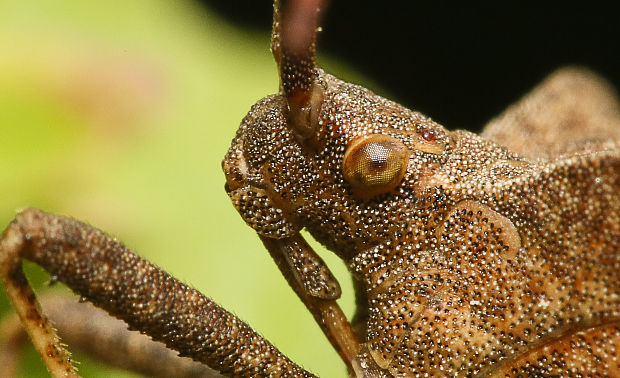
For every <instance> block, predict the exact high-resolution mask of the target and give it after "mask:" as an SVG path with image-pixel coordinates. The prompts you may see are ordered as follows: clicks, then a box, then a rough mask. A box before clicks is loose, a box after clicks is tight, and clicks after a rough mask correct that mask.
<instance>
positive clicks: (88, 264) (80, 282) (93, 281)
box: [0, 209, 312, 377]
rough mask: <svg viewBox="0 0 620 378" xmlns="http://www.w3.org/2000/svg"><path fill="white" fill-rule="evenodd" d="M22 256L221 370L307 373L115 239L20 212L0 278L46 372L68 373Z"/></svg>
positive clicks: (6, 240) (3, 242)
mask: <svg viewBox="0 0 620 378" xmlns="http://www.w3.org/2000/svg"><path fill="white" fill-rule="evenodd" d="M22 258H26V259H29V260H31V261H33V262H35V263H37V264H39V265H41V266H42V267H43V268H44V269H45V270H47V271H48V272H49V273H50V274H52V275H54V276H55V277H57V279H58V280H59V281H61V282H63V283H65V284H66V285H67V286H68V287H70V288H71V289H72V290H73V291H75V292H76V293H77V294H79V295H81V296H82V297H83V298H85V299H87V300H89V301H91V302H92V303H94V304H95V305H96V306H98V307H100V308H102V309H104V310H106V311H107V312H108V313H110V314H111V315H113V316H115V317H117V318H119V319H122V320H124V321H125V322H126V323H127V324H128V325H129V328H130V329H136V330H139V331H140V332H143V333H145V334H147V335H149V336H151V337H152V338H153V339H154V340H156V341H161V342H163V343H164V344H166V345H167V346H168V347H169V348H171V349H174V350H177V351H179V352H180V355H181V356H187V357H190V358H192V359H194V360H195V361H199V362H202V363H204V364H206V365H207V366H210V367H212V368H213V369H215V370H217V371H220V372H221V373H223V374H225V375H234V376H266V375H271V374H275V375H280V374H283V375H295V376H312V375H311V374H310V373H308V372H306V371H305V370H303V369H301V368H300V367H299V366H297V365H296V364H295V363H293V362H292V361H291V360H289V359H288V358H287V357H286V356H284V355H282V353H280V352H279V351H278V350H277V349H276V348H275V347H274V346H273V345H272V344H271V343H269V342H268V341H267V340H265V339H264V338H263V337H262V336H260V335H259V334H258V333H257V332H256V331H254V330H253V329H252V328H250V327H249V326H248V325H247V324H246V323H244V322H242V321H241V320H240V319H239V318H237V317H236V316H235V315H233V314H231V313H229V312H228V311H226V310H224V309H223V308H221V307H220V306H218V305H217V304H215V303H214V302H213V301H211V300H210V299H208V298H206V297H205V296H204V295H202V294H201V293H199V292H198V291H197V290H195V289H192V288H190V287H188V286H187V285H185V284H183V283H181V282H179V281H178V280H176V279H175V278H173V277H171V276H170V275H168V274H167V273H166V272H164V271H162V270H160V269H159V268H157V267H155V266H154V265H153V264H151V263H149V262H148V261H146V260H144V259H142V258H140V257H139V256H137V255H135V254H134V253H133V252H131V251H129V250H128V249H127V248H126V247H124V246H123V245H122V244H121V243H119V242H118V241H116V240H115V239H113V238H111V237H109V236H107V235H105V234H104V233H102V232H101V231H99V230H97V229H94V228H92V227H90V226H87V225H85V224H83V223H81V222H78V221H76V220H73V219H70V218H66V217H62V216H58V215H53V214H47V213H44V212H42V211H40V210H36V209H28V210H25V211H23V212H21V213H20V214H18V215H17V217H16V218H15V220H14V221H13V222H12V223H11V224H10V225H9V226H8V228H7V229H6V230H5V231H4V234H3V236H2V239H0V269H1V271H0V276H1V278H2V281H3V284H4V286H5V288H6V290H7V292H8V294H9V298H10V299H11V301H12V302H13V305H14V306H15V308H16V311H17V313H18V315H19V316H20V319H21V320H22V322H23V324H24V326H25V328H26V330H27V332H28V334H29V335H30V338H31V339H32V340H33V343H34V344H35V347H36V348H37V350H38V351H39V354H41V357H42V358H43V360H44V362H45V364H46V366H47V367H48V369H49V370H50V372H51V373H52V374H53V375H54V376H58V377H59V376H67V375H72V376H75V375H76V373H75V370H74V368H73V366H72V364H71V360H70V357H69V353H68V352H67V351H66V350H65V349H64V348H63V346H62V345H61V344H60V343H59V340H58V337H57V336H56V333H55V332H54V330H53V329H52V327H51V326H50V324H49V322H48V321H47V320H46V318H45V317H44V316H43V314H42V311H41V309H40V307H39V305H38V302H37V301H36V298H35V296H34V293H33V292H32V289H31V288H30V286H29V285H28V282H27V281H26V278H25V277H24V274H23V272H22V269H21V259H22Z"/></svg>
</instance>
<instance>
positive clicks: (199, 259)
mask: <svg viewBox="0 0 620 378" xmlns="http://www.w3.org/2000/svg"><path fill="white" fill-rule="evenodd" d="M265 6H270V5H269V4H268V2H266V5H265ZM268 38H269V36H268V35H266V34H263V33H260V34H258V33H252V32H249V31H244V30H238V29H235V28H233V27H231V26H230V25H228V24H226V23H224V22H223V21H221V20H220V19H218V18H217V17H216V16H215V15H213V14H212V13H210V12H209V11H208V10H205V9H204V8H202V7H200V6H198V5H196V4H194V3H191V2H187V1H164V0H134V1H130V2H125V1H107V2H106V1H79V0H53V1H45V0H37V1H22V0H0V229H3V228H4V227H5V226H6V224H8V222H10V220H11V219H12V218H13V217H14V215H15V212H16V211H17V210H18V209H21V208H24V207H30V206H32V207H38V208H41V209H44V210H46V211H51V212H56V213H60V214H65V215H71V216H73V217H75V218H78V219H81V220H84V221H87V222H88V223H90V224H92V225H95V226H96V227H98V228H101V229H103V230H105V231H106V232H108V233H110V234H112V235H114V236H116V237H118V238H119V239H120V240H123V241H124V242H125V243H126V244H127V245H128V246H129V247H130V248H132V249H133V250H134V251H136V252H137V253H139V254H140V255H142V256H144V257H146V258H148V259H149V260H151V261H153V262H155V263H156V264H158V265H159V266H161V267H163V268H164V269H166V270H167V271H168V272H170V273H171V274H173V275H174V276H176V277H178V278H180V279H181V280H183V281H185V282H187V283H189V284H190V285H192V286H194V287H196V288H198V289H199V290H201V291H202V292H203V293H205V294H207V295H208V296H210V297H211V298H213V299H214V300H215V301H217V302H218V303H220V304H221V305H223V306H224V307H226V308H227V309H229V310H230V311H232V312H233V313H235V314H237V315H238V316H240V317H241V318H242V319H244V320H245V321H247V322H248V323H249V324H250V325H252V326H253V327H254V328H255V329H257V330H258V331H259V332H260V333H262V334H263V335H264V336H265V337H267V338H268V339H269V340H271V341H272V342H273V343H274V344H275V345H276V346H278V347H279V348H280V350H281V351H282V352H283V353H285V354H286V355H288V356H289V357H291V358H292V359H293V360H294V361H296V362H298V363H299V364H301V365H302V366H304V367H305V368H307V369H309V370H310V371H312V372H314V373H316V374H319V375H320V376H325V377H337V376H344V375H345V368H344V365H343V364H342V363H341V361H340V360H339V358H338V356H337V354H336V353H335V352H334V351H333V350H332V348H331V347H330V345H329V344H328V342H327V341H326V340H325V337H324V336H323V335H322V333H321V332H320V330H319V328H318V326H316V325H315V323H314V321H313V319H312V318H311V316H310V315H309V314H308V313H307V311H306V310H305V308H304V307H303V305H302V304H301V303H300V302H299V301H298V299H297V298H296V297H295V296H294V294H293V292H292V291H291V290H290V289H289V288H288V286H287V285H286V283H285V281H284V279H283V278H282V277H281V276H280V274H279V272H278V271H277V269H276V267H275V264H274V263H273V262H272V261H271V260H270V257H269V255H268V254H267V252H266V251H264V249H263V247H262V245H261V244H260V241H259V240H258V238H257V237H256V235H255V234H254V232H253V231H252V230H251V229H250V228H249V227H247V226H246V225H245V224H244V223H243V221H242V220H241V218H240V217H239V216H238V215H237V213H236V211H235V210H234V209H233V207H232V205H231V204H230V201H229V199H228V197H227V196H226V194H225V193H224V189H223V186H224V177H223V174H222V172H221V169H220V161H221V159H222V157H223V156H224V154H225V152H226V149H227V148H228V145H229V143H230V140H231V139H232V137H233V135H234V133H235V131H236V128H237V126H238V124H239V122H240V120H241V118H242V117H243V116H244V115H245V113H246V112H247V110H248V109H249V108H250V106H251V105H252V104H253V103H254V102H256V101H257V100H258V99H259V98H261V97H263V96H265V95H267V94H269V93H274V92H276V91H277V84H278V81H277V76H276V75H277V73H276V72H277V71H276V67H275V64H274V63H273V59H272V57H271V55H270V52H269V40H268ZM331 66H332V67H333V64H332V65H331ZM332 70H333V69H332ZM345 75H346V74H345ZM349 75H351V74H349ZM349 77H350V76H349ZM320 253H321V254H322V255H323V256H324V257H325V258H326V260H327V262H328V264H329V265H330V266H331V267H332V268H333V270H334V271H335V272H336V274H337V275H338V276H339V277H340V281H341V284H342V286H343V290H344V292H345V294H344V298H343V299H342V300H341V303H342V306H343V307H344V309H345V312H347V314H349V315H350V314H352V312H353V299H352V295H351V285H350V280H349V278H348V275H347V273H346V268H345V267H344V264H343V263H342V262H340V261H338V259H337V258H335V257H333V256H332V254H330V253H326V252H324V251H323V252H321V251H320ZM26 268H27V271H28V272H29V275H30V276H31V277H32V279H33V281H34V282H35V283H36V285H37V286H38V288H35V290H38V292H42V291H43V290H49V289H48V288H47V286H46V285H45V281H46V280H47V276H46V275H45V274H44V273H42V272H41V271H40V270H39V269H38V268H37V267H33V266H32V265H29V264H27V266H26ZM57 286H62V285H57ZM53 289H54V290H62V289H63V288H62V287H59V288H56V286H55V287H54V288H53ZM0 311H1V313H0V315H6V314H7V313H8V312H10V311H11V310H10V307H9V304H8V300H7V298H6V296H5V294H4V293H1V294H0ZM75 354H76V358H77V360H79V361H80V362H81V364H80V365H79V366H80V369H81V370H80V372H81V374H83V375H84V376H87V377H97V376H100V377H104V376H105V377H108V376H122V373H121V372H118V371H116V370H114V369H110V368H108V367H101V366H99V365H98V364H97V363H96V362H95V361H92V360H90V359H88V358H87V357H86V356H83V355H81V354H79V353H75ZM19 376H20V377H22V376H23V377H40V376H46V372H45V369H44V367H43V366H42V364H41V362H40V359H39V358H38V356H37V355H36V354H35V353H34V351H33V350H32V348H30V349H29V350H28V351H27V352H26V353H25V357H24V361H23V364H22V368H21V370H20V372H19ZM127 376H131V375H127Z"/></svg>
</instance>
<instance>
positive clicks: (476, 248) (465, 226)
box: [0, 1, 620, 376]
mask: <svg viewBox="0 0 620 378" xmlns="http://www.w3.org/2000/svg"><path fill="white" fill-rule="evenodd" d="M316 9H317V4H316V3H315V2H311V1H310V2H302V1H299V2H296V3H294V4H288V3H286V4H285V7H284V8H283V9H282V12H281V17H280V13H279V11H278V7H277V6H276V17H274V19H275V21H274V34H273V41H272V50H273V52H274V56H275V57H276V61H277V62H278V65H279V68H280V75H281V87H282V88H281V89H282V91H281V94H279V95H274V96H270V97H267V98H265V99H263V100H261V101H260V102H259V103H258V104H257V105H256V106H255V107H254V108H253V109H252V110H251V111H250V113H249V114H248V116H246V118H245V119H244V120H243V122H242V124H241V127H240V129H239V131H238V133H237V136H236V137H235V139H234V140H233V144H232V146H231V148H230V150H229V152H228V154H227V156H226V157H225V159H224V162H223V168H224V171H225V173H226V178H227V184H226V190H227V192H228V194H229V196H230V198H231V199H232V201H233V204H234V205H235V207H236V208H237V210H238V211H239V212H240V214H241V215H242V217H243V218H244V220H245V221H246V223H248V224H249V225H250V226H251V227H252V228H254V229H255V230H256V231H257V232H258V234H259V236H260V237H261V239H262V241H263V243H264V244H265V246H266V247H267V249H268V250H269V252H270V253H271V255H272V257H273V258H274V260H275V261H276V263H277V264H278V266H279V268H280V269H281V270H282V272H283V274H284V276H285V277H286V278H287V280H288V281H289V283H290V285H291V286H292V288H293V289H294V290H295V292H296V293H297V294H298V295H299V297H300V298H301V299H302V301H303V302H304V304H305V305H306V306H307V307H308V309H309V310H310V312H311V313H312V314H313V316H314V317H315V319H316V320H317V322H318V323H319V325H321V327H322V329H323V331H324V332H325V334H326V335H327V337H328V338H329V339H330V341H331V342H332V344H333V345H334V347H335V348H336V350H337V351H338V352H339V354H340V356H341V357H342V359H343V361H344V362H345V364H346V365H347V367H348V368H349V372H350V374H351V375H355V376H390V375H393V376H410V375H416V374H419V375H424V374H427V375H431V376H437V375H460V376H470V375H472V376H473V375H477V376H518V375H533V376H546V375H561V374H583V375H602V376H605V375H608V376H615V375H619V374H620V372H619V369H620V367H619V366H618V362H617V358H618V351H617V350H616V344H617V343H618V342H620V328H618V327H619V325H618V320H619V318H618V316H619V313H618V311H619V305H620V303H619V298H618V291H619V289H620V287H619V282H618V274H619V273H618V272H619V268H620V261H618V258H619V257H618V250H619V248H620V245H619V244H620V219H619V210H620V209H619V207H620V201H619V200H618V195H617V191H618V188H619V187H620V155H619V154H620V111H619V108H618V104H617V102H616V101H615V99H614V97H613V94H612V93H611V91H610V89H609V88H607V85H606V84H605V83H604V82H602V81H601V80H600V79H598V78H597V77H595V76H594V75H593V74H591V73H589V72H587V71H584V70H578V69H565V70H562V71H559V72H557V73H555V74H554V75H552V76H551V77H550V78H549V79H548V80H546V81H545V82H544V83H543V84H542V85H541V86H540V87H538V88H537V89H535V90H534V91H533V92H532V93H531V94H530V95H528V96H527V97H526V98H524V99H523V100H522V101H521V102H520V103H518V104H517V105H515V106H514V107H512V108H510V109H508V111H507V112H506V113H504V114H503V115H501V116H500V117H499V118H497V119H496V120H494V121H492V122H491V123H490V124H489V125H487V127H486V128H485V130H484V131H483V133H482V135H481V136H478V135H475V134H472V133H469V132H465V131H452V132H450V131H447V130H446V129H444V128H443V127H442V126H440V125H438V124H437V123H435V122H433V121H432V120H431V119H429V118H428V117H426V116H423V115H421V114H419V113H416V112H412V111H410V110H407V109H405V108H403V107H401V106H399V105H397V104H395V103H393V102H390V101H388V100H385V99H383V98H380V97H378V96H376V95H374V94H372V93H371V92H369V91H367V90H365V89H363V88H361V87H358V86H354V85H351V84H347V83H344V82H342V81H340V80H338V79H336V78H335V77H333V76H331V75H328V74H326V73H324V72H323V71H322V70H320V69H319V68H318V67H317V66H316V65H315V63H314V45H315V42H314V40H315V35H314V34H315V33H314V30H315V29H316V25H317V22H318V21H317V20H318V14H317V10H316ZM300 25H301V26H300ZM304 227H305V228H306V229H307V230H308V231H309V232H310V233H311V234H312V235H313V236H314V237H315V238H316V239H317V240H319V241H320V242H322V243H324V244H325V245H327V246H328V247H329V248H330V249H332V250H333V251H334V252H336V253H337V254H338V255H339V256H340V257H341V258H342V259H344V260H345V262H346V263H347V264H348V266H349V268H350V270H351V271H352V274H353V279H354V282H355V288H356V298H357V303H358V307H357V313H356V315H355V317H354V319H353V320H352V326H351V325H350V324H349V322H348V321H347V319H346V317H345V316H344V315H343V313H342V311H341V310H340V308H339V306H338V304H337V303H336V301H335V299H337V298H338V297H339V295H340V289H339V285H338V282H337V281H336V280H335V279H334V278H333V276H332V275H331V273H330V272H329V269H328V268H327V266H326V265H325V264H324V263H323V262H322V260H321V259H320V258H319V257H318V256H317V255H316V254H315V253H314V252H313V251H312V249H311V248H310V247H309V246H308V245H307V244H306V242H305V241H304V239H303V238H302V237H301V236H300V235H299V231H300V229H301V228H304ZM21 257H25V258H28V259H30V260H33V261H35V262H36V263H38V264H40V265H41V266H43V267H44V268H45V269H46V270H48V271H49V272H50V273H51V274H52V275H53V277H55V279H58V280H60V281H62V282H64V283H66V284H67V285H68V286H69V287H71V288H72V289H73V290H74V291H76V292H78V293H79V294H80V295H82V296H83V297H84V298H85V299H87V300H89V301H91V302H93V303H95V304H96V305H98V306H100V307H102V308H104V309H105V310H106V311H108V312H110V313H111V314H113V315H115V316H117V317H119V318H122V319H124V320H125V321H126V322H127V323H128V324H129V325H130V327H132V328H135V329H138V330H140V331H142V332H145V333H147V334H148V335H150V336H152V337H153V338H154V339H156V340H160V341H163V342H165V343H166V344H167V345H168V346H169V347H171V348H172V349H175V350H178V351H180V352H181V353H182V354H183V355H187V356H190V357H191V358H193V359H195V360H198V361H201V362H204V363H206V364H208V365H210V366H212V367H213V368H216V369H217V370H219V371H221V372H223V373H225V374H229V375H250V376H255V375H280V374H290V375H308V374H309V373H307V372H305V371H304V370H303V369H301V368H300V367H298V366H297V365H295V364H294V363H293V362H292V361H290V360H289V359H288V358H286V357H284V356H283V355H282V354H281V353H280V352H278V351H277V349H275V348H274V347H273V346H272V345H271V344H269V343H268V342H267V341H266V340H264V339H263V338H262V337H261V336H259V335H258V334H256V333H255V332H254V331H253V330H252V329H251V328H249V327H248V326H247V325H245V324H244V323H242V322H241V321H240V320H239V319H238V318H236V317H235V316H234V315H232V314H230V313H228V312H227V311H225V310H224V309H222V308H220V307H219V306H217V305H215V304H214V303H213V302H211V301H210V300H208V299H207V298H205V297H203V296H202V295H200V294H199V293H198V292H196V291H195V290H193V289H191V288H188V287H187V286H185V285H183V284H181V283H179V282H178V281H176V280H174V279H173V278H172V277H170V276H168V275H167V274H166V273H165V272H163V271H161V270H159V269H157V268H155V267H153V266H152V265H150V264H149V263H148V262H146V261H144V260H142V259H140V258H139V257H137V256H136V255H133V254H132V253H130V252H129V251H128V250H127V249H126V248H125V247H123V246H122V245H121V244H120V243H119V242H117V241H116V240H113V239H111V238H109V237H107V236H105V235H104V234H102V233H101V232H99V231H97V230H95V229H93V228H90V227H89V226H86V225H84V224H82V223H79V222H77V221H73V220H70V219H67V218H63V217H59V216H56V215H51V214H46V213H43V212H40V211H38V210H26V211H24V212H22V213H21V214H20V215H18V217H17V218H16V220H15V221H14V222H13V223H12V224H11V225H10V226H9V227H8V228H7V230H6V231H5V233H4V235H3V238H2V240H1V242H0V266H1V267H2V272H1V273H2V278H3V282H4V284H5V287H6V289H7V291H8V293H9V296H10V297H11V299H12V301H13V303H14V305H15V307H16V309H17V311H18V313H19V314H20V317H21V320H22V322H23V324H24V326H25V328H26V329H27V330H28V332H29V334H30V336H31V338H32V339H33V341H34V342H35V345H37V347H38V349H39V351H40V353H41V355H42V357H43V359H44V361H45V362H46V364H47V366H48V368H49V369H50V371H52V373H54V374H56V375H63V374H65V373H72V366H71V365H70V363H69V357H68V355H67V354H66V352H65V351H64V349H63V348H62V347H61V345H60V344H59V343H58V342H57V340H56V338H55V335H54V332H53V331H52V330H51V328H50V327H49V323H47V322H46V321H45V319H44V318H43V317H42V315H41V313H40V311H39V310H38V308H37V305H36V302H35V299H34V295H33V294H32V292H31V290H30V288H29V286H28V284H27V281H26V280H25V278H24V277H23V274H22V272H21V268H20V258H21ZM54 306H56V305H52V306H51V307H52V308H53V307H54ZM80 311H81V310H77V309H76V313H79V312H80ZM73 323H74V324H76V323H79V322H73ZM83 331H84V332H87V331H88V330H83ZM144 342H145V343H146V344H148V343H147V342H146V341H144ZM146 344H144V345H146ZM112 349H114V348H112ZM153 353H155V352H153ZM167 358H168V357H166V359H165V358H163V357H162V358H161V360H162V361H163V360H165V361H166V362H167V363H169V364H177V363H178V364H179V365H174V366H178V369H182V367H181V366H182V365H181V364H182V363H181V362H178V360H175V359H174V357H170V360H168V359H167ZM153 360H154V359H153ZM153 360H151V361H153ZM168 361H170V362H168ZM174 361H177V362H174ZM149 362H150V361H149ZM136 365H139V363H136ZM193 369H198V368H195V367H194V366H193V365H192V367H190V368H188V370H191V371H194V370H193ZM177 371H180V370H177Z"/></svg>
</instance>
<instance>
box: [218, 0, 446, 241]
mask: <svg viewBox="0 0 620 378" xmlns="http://www.w3.org/2000/svg"><path fill="white" fill-rule="evenodd" d="M295 3H296V4H298V3H303V2H295ZM311 9H315V8H311ZM286 11H287V10H286V8H285V9H282V10H280V9H279V8H278V7H277V4H276V9H275V14H276V16H275V17H274V34H273V39H272V50H273V52H274V56H275V58H276V62H277V63H278V66H279V69H280V79H281V86H280V90H281V92H280V94H277V95H272V96H269V97H266V98H264V99H262V100H261V101H259V102H258V103H257V104H256V105H254V107H253V108H252V109H251V110H250V112H249V113H248V115H247V116H246V117H245V118H244V120H243V121H242V124H241V126H240V128H239V131H238V132H237V135H236V137H235V139H234V140H233V143H232V146H231V148H230V149H229V151H228V154H227V155H226V157H225V159H224V161H223V169H224V171H225V174H226V178H227V191H228V193H229V196H230V197H231V199H232V200H233V204H234V205H235V207H236V208H237V210H238V211H239V212H240V213H241V215H242V217H243V218H244V219H245V220H246V222H247V223H248V224H249V225H250V226H252V227H253V228H254V229H255V230H256V231H257V232H258V233H259V234H261V235H263V236H267V237H272V238H285V237H289V236H291V235H293V234H294V233H296V232H298V231H299V230H300V229H301V228H303V227H307V228H308V229H310V230H311V232H313V233H314V234H315V236H317V237H318V238H319V239H320V240H321V241H323V242H324V243H326V244H328V245H332V246H334V247H337V245H341V244H342V242H343V241H344V240H345V239H346V240H349V242H350V241H351V239H352V238H353V239H355V240H354V241H352V243H354V244H355V243H357V242H358V241H359V242H360V243H362V244H363V243H364V240H371V239H372V240H378V239H380V238H381V236H387V233H389V232H392V231H393V230H390V228H389V227H387V228H386V227H383V226H384V223H389V222H391V223H393V224H396V223H397V222H396V220H395V219H388V217H386V216H385V215H386V214H391V215H390V217H392V218H393V217H406V216H407V215H406V214H405V213H406V212H408V211H412V209H415V208H419V207H421V206H427V205H425V204H426V202H427V201H426V200H424V199H423V197H425V194H424V192H425V190H426V188H427V187H432V186H433V185H432V184H433V183H429V182H427V181H424V180H423V179H422V178H423V177H428V176H429V172H432V171H433V170H434V169H437V167H438V166H440V165H441V164H442V162H444V161H445V160H446V159H447V158H448V155H449V153H450V150H451V149H452V148H454V144H455V142H454V140H453V137H452V135H451V133H450V132H448V131H447V130H446V129H444V128H443V127H442V126H440V125H439V124H437V123H435V122H434V121H432V120H431V119H430V118H428V117H425V116H424V115H422V114H420V113H418V112H414V111H411V110H408V109H406V108H405V107H403V106H401V105H398V104H397V103H395V102H392V101H389V100H387V99H385V98H383V97H380V96H378V95H376V94H374V93H372V92H371V91H369V90H367V89H364V88H363V87H361V86H357V85H354V84H349V83H345V82H343V81H341V80H339V79H337V78H335V77H334V76H332V75H329V74H327V73H325V72H324V71H323V70H321V69H320V68H319V67H318V66H316V64H315V61H314V50H315V36H314V33H312V34H311V36H310V38H308V36H307V35H305V36H304V35H302V36H301V37H299V40H300V41H301V42H300V41H296V42H295V41H294V42H291V41H290V40H291V38H292V37H291V38H288V39H287V38H283V36H280V31H286V30H288V29H287V26H286V21H285V19H280V16H279V12H282V14H285V12H286ZM311 13H312V12H311ZM312 14H314V13H312ZM316 17H317V19H318V12H317V16H316ZM317 23H318V21H316V20H315V21H314V23H313V24H312V23H311V24H312V25H316V24H317ZM314 27H315V26H314ZM287 33H288V35H289V36H293V37H294V35H295V34H294V32H292V31H290V30H289V31H288V32H287ZM302 34H303V33H302ZM292 39H295V38H292ZM292 46H293V47H292ZM431 176H432V175H431ZM382 233H386V235H381V234H382ZM344 243H345V244H346V243H347V241H344ZM337 248H338V247H337Z"/></svg>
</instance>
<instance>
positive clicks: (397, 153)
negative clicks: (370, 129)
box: [342, 134, 409, 197]
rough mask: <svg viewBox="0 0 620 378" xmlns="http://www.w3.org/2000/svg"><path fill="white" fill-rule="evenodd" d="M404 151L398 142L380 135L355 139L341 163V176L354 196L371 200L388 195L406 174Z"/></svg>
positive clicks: (406, 161)
mask: <svg viewBox="0 0 620 378" xmlns="http://www.w3.org/2000/svg"><path fill="white" fill-rule="evenodd" d="M408 162H409V154H408V150H407V147H405V145H404V144H403V143H402V142H401V141H400V140H398V139H396V138H393V137H391V136H388V135H383V134H373V135H365V136H363V137H361V138H357V139H355V140H354V141H353V142H352V143H351V145H350V146H349V147H348V148H347V150H346V151H345V153H344V158H343V159H342V173H343V174H344V178H345V180H347V182H348V183H349V184H350V185H351V186H352V187H353V190H354V192H355V194H356V195H358V196H361V197H372V196H375V195H378V194H382V193H386V192H389V191H390V190H392V189H394V188H395V187H396V186H397V185H398V184H399V183H400V181H401V180H402V178H403V176H404V175H405V172H406V170H407V163H408Z"/></svg>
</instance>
